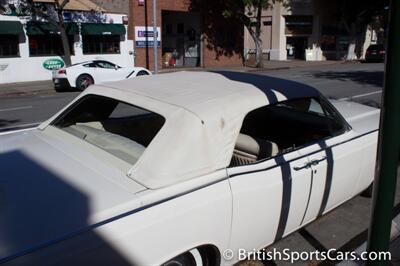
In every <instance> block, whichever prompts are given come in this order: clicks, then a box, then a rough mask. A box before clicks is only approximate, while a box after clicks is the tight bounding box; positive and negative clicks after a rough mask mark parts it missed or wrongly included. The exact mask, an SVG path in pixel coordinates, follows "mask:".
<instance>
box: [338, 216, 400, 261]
mask: <svg viewBox="0 0 400 266" xmlns="http://www.w3.org/2000/svg"><path fill="white" fill-rule="evenodd" d="M399 236H400V214H398V215H397V216H396V217H395V218H394V219H393V220H392V229H391V232H390V241H393V240H395V239H396V238H398V237H399ZM366 250H367V242H364V243H363V244H362V245H360V246H359V247H358V248H356V249H355V250H354V251H355V253H356V254H357V255H358V257H359V258H360V261H349V260H344V261H342V262H340V263H338V264H337V265H339V266H353V265H354V266H355V265H363V264H364V263H363V261H362V260H361V254H362V253H363V252H365V251H366Z"/></svg>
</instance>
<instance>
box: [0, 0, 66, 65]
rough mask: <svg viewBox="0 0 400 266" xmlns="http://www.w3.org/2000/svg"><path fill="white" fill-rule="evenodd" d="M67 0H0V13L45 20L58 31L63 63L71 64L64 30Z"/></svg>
mask: <svg viewBox="0 0 400 266" xmlns="http://www.w3.org/2000/svg"><path fill="white" fill-rule="evenodd" d="M68 3H69V0H54V2H53V3H52V2H46V3H44V2H43V3H39V2H36V1H34V0H20V1H18V2H17V4H16V3H15V2H14V1H9V0H0V14H5V15H17V16H28V17H30V18H31V20H34V21H46V22H48V23H50V24H51V25H53V26H54V27H56V28H57V29H58V32H60V37H61V42H62V47H63V56H62V57H63V60H64V63H65V65H67V66H70V65H71V50H70V46H69V41H68V36H67V33H66V31H65V23H64V14H63V13H64V8H65V6H66V5H67V4H68Z"/></svg>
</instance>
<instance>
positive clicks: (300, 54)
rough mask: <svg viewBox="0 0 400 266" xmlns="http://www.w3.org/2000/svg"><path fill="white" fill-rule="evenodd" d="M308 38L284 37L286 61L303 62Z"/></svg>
mask: <svg viewBox="0 0 400 266" xmlns="http://www.w3.org/2000/svg"><path fill="white" fill-rule="evenodd" d="M307 43H308V37H286V52H287V59H288V60H293V59H299V60H305V51H306V49H307Z"/></svg>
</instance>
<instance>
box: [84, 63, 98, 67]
mask: <svg viewBox="0 0 400 266" xmlns="http://www.w3.org/2000/svg"><path fill="white" fill-rule="evenodd" d="M83 66H84V67H96V64H94V63H89V64H84V65H83Z"/></svg>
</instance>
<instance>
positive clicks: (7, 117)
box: [0, 92, 78, 131]
mask: <svg viewBox="0 0 400 266" xmlns="http://www.w3.org/2000/svg"><path fill="white" fill-rule="evenodd" d="M77 95H78V92H63V93H56V92H51V93H46V94H35V95H19V96H7V97H1V98H0V131H6V130H10V129H17V128H21V127H30V126H32V125H37V124H38V123H40V122H42V121H45V120H46V119H48V118H50V117H51V116H52V115H53V114H55V113H56V112H57V111H59V110H60V109H61V108H62V107H63V106H65V105H66V104H67V103H69V102H70V101H71V100H72V99H73V98H74V97H76V96H77Z"/></svg>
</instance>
